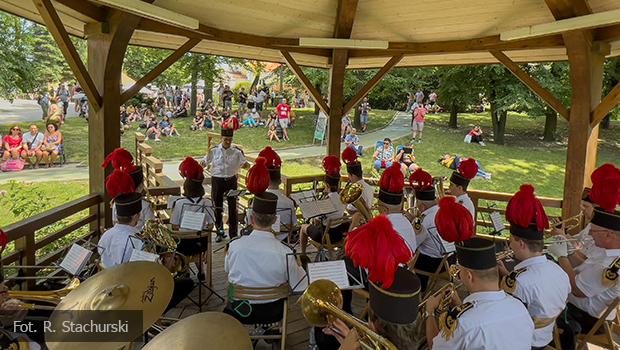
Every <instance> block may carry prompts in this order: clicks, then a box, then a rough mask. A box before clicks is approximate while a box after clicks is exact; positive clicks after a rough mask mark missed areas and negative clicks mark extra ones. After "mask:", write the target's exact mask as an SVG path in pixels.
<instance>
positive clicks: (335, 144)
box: [0, 0, 620, 216]
mask: <svg viewBox="0 0 620 350" xmlns="http://www.w3.org/2000/svg"><path fill="white" fill-rule="evenodd" d="M0 9H2V10H5V11H8V12H10V13H13V14H15V15H18V16H21V17H24V18H27V19H30V20H33V21H35V22H38V23H42V24H44V25H46V26H47V27H48V29H49V30H50V32H51V33H52V35H53V36H54V39H55V40H56V42H57V43H58V45H59V47H60V49H61V51H62V52H63V55H64V56H65V59H66V60H67V62H68V64H69V65H70V66H71V68H72V70H73V72H74V73H75V75H76V78H77V80H78V81H79V82H80V85H81V86H82V87H83V88H84V89H85V92H86V94H87V95H88V97H89V101H90V102H91V105H92V107H93V108H92V116H91V118H90V122H89V123H90V128H89V129H90V130H89V136H90V149H89V154H90V165H91V167H90V184H91V186H90V189H91V192H100V193H103V192H104V191H103V189H104V176H105V173H104V171H103V170H102V169H99V168H98V167H97V165H98V164H100V163H101V161H102V160H103V158H104V156H105V154H107V153H109V152H110V151H112V150H113V149H114V148H115V147H118V145H119V144H120V131H119V128H118V125H119V115H118V107H119V105H120V104H121V103H122V102H124V101H126V100H127V99H129V98H130V97H131V96H132V95H134V94H135V93H137V92H138V91H139V89H140V88H141V87H143V86H144V85H146V84H147V83H148V82H150V81H151V80H153V79H154V78H155V77H156V76H157V75H159V74H160V73H161V72H162V71H163V70H165V69H166V68H167V67H169V66H170V65H171V64H173V63H174V62H175V61H176V60H178V59H179V58H180V57H181V56H182V55H183V54H185V53H186V52H188V51H193V52H201V53H209V54H217V55H224V56H231V57H242V58H249V59H257V60H266V61H274V62H285V63H287V64H288V65H289V67H290V68H291V69H292V71H293V72H294V73H295V74H296V75H297V76H298V78H299V79H300V81H301V82H302V84H303V85H304V86H305V87H306V88H307V89H308V91H309V92H310V94H311V95H312V97H313V99H314V100H315V101H316V102H317V103H318V104H319V106H320V108H321V109H322V110H323V111H324V112H325V113H326V114H328V115H329V118H330V121H331V123H329V125H330V126H329V132H328V153H329V154H337V153H339V150H340V138H339V136H340V128H339V121H340V118H341V117H342V116H343V115H344V114H346V113H347V112H348V111H350V110H351V109H352V108H353V107H354V106H355V105H357V103H359V101H360V100H361V99H362V98H363V97H364V95H366V94H367V93H368V91H370V90H371V89H372V88H373V87H374V86H375V85H376V84H377V83H378V82H379V81H380V80H381V78H382V77H383V76H384V75H385V74H386V73H387V72H388V71H389V70H390V69H391V68H393V67H401V66H430V65H452V64H479V63H482V64H486V63H497V62H500V63H502V64H503V65H504V66H506V67H507V68H508V69H509V70H510V71H511V72H512V73H513V74H515V75H516V76H517V77H518V78H519V79H520V80H521V81H522V82H523V83H524V84H526V85H527V86H528V87H529V88H530V89H532V91H533V92H534V93H536V94H537V95H538V96H540V97H541V99H542V100H544V101H545V102H546V103H548V104H549V105H550V106H551V107H552V108H553V109H554V110H556V111H557V112H558V113H559V114H560V115H562V116H563V117H564V118H566V119H567V120H568V121H569V144H568V152H567V154H568V155H567V162H566V169H567V171H566V178H565V185H564V204H563V207H564V215H565V216H568V215H573V214H575V213H576V212H578V211H579V200H580V194H581V190H582V187H583V185H584V184H587V183H588V180H589V174H590V172H591V171H592V170H593V169H594V166H595V163H596V146H597V139H598V123H599V122H600V121H601V120H602V118H603V117H604V116H605V115H606V114H607V113H608V112H609V111H610V110H611V109H612V108H613V107H614V106H615V105H616V104H617V103H618V102H619V101H620V86H616V87H615V88H614V89H613V90H612V92H611V93H610V94H608V95H607V96H605V97H604V98H602V96H601V89H602V78H603V63H604V60H605V58H606V57H609V56H615V55H619V54H620V0H519V1H514V0H512V1H507V0H495V1H489V0H469V1H460V0H435V1H422V0H420V1H403V0H392V1H390V0H312V1H310V0H295V1H293V0H290V1H281V0H230V1H189V0H175V1H172V0H155V1H154V0H145V1H140V0H54V1H52V0H32V1H29V0H26V1H23V0H0ZM69 34H73V35H77V36H80V37H83V38H85V39H87V42H88V63H87V65H85V64H84V63H83V62H82V61H81V60H80V58H79V55H78V54H77V52H76V50H75V48H74V47H73V45H72V43H71V41H70V40H69ZM334 39H336V40H334ZM129 44H135V45H143V46H150V47H159V48H168V49H173V50H175V51H174V52H173V53H172V54H171V55H170V56H169V57H168V58H167V59H165V60H164V61H162V62H161V63H160V64H159V65H158V66H157V67H155V68H154V69H153V70H152V71H151V72H150V73H148V74H146V75H145V77H143V78H142V79H140V80H138V82H137V83H136V84H135V85H134V86H133V87H132V88H129V89H128V90H126V91H121V90H120V83H119V82H120V77H121V67H122V62H123V57H124V53H125V50H126V47H127V45H129ZM554 60H568V62H569V64H570V68H571V69H570V73H571V83H572V85H573V96H572V102H571V106H570V108H569V106H564V105H563V104H562V103H561V102H560V101H559V100H558V99H557V98H556V97H554V96H553V95H552V94H551V93H550V92H548V91H547V90H545V89H543V88H542V87H541V86H540V85H539V84H538V83H537V82H536V81H535V80H534V79H533V78H532V77H531V76H530V75H529V74H528V73H527V72H525V71H523V70H522V69H521V68H520V67H519V66H518V63H520V62H536V61H554ZM303 65H305V66H315V67H326V68H329V69H330V73H331V74H330V91H329V99H328V101H329V103H328V102H327V101H325V100H324V99H323V98H322V96H321V94H320V93H319V92H318V90H317V89H316V87H314V86H312V85H311V84H310V82H309V80H308V79H307V78H306V76H305V75H304V73H303V71H302V70H301V68H300V66H303ZM87 67H88V68H87ZM379 67H380V68H381V69H380V70H379V71H378V73H377V74H376V75H375V77H373V78H372V79H371V80H370V81H369V82H368V83H367V84H366V85H365V86H364V87H362V89H361V90H360V91H359V92H358V93H357V94H356V96H354V97H353V98H352V99H351V100H350V101H345V100H344V97H343V84H344V72H345V69H347V68H379Z"/></svg>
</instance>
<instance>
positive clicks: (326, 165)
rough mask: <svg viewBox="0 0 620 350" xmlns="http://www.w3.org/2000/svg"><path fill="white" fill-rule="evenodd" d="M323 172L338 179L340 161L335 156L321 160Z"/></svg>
mask: <svg viewBox="0 0 620 350" xmlns="http://www.w3.org/2000/svg"><path fill="white" fill-rule="evenodd" d="M323 170H325V174H327V175H329V176H331V177H340V159H338V157H336V156H327V157H325V158H323Z"/></svg>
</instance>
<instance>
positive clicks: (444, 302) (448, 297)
mask: <svg viewBox="0 0 620 350" xmlns="http://www.w3.org/2000/svg"><path fill="white" fill-rule="evenodd" d="M448 274H449V275H450V282H448V283H446V284H444V285H443V286H441V288H439V289H438V290H437V291H436V292H435V293H433V294H431V296H430V297H436V296H438V295H441V296H442V297H441V300H440V301H439V306H438V307H437V310H438V312H440V313H441V312H444V311H447V310H448V308H450V304H451V303H452V296H453V295H454V294H456V290H457V289H458V288H460V287H461V286H462V285H463V282H459V283H458V284H457V283H455V282H454V280H456V278H457V277H458V275H459V269H458V267H457V266H456V265H450V269H449V270H448ZM430 297H427V298H426V299H424V300H423V301H422V302H421V303H420V304H419V305H418V309H419V310H420V311H422V310H424V305H426V302H427V301H428V298H430Z"/></svg>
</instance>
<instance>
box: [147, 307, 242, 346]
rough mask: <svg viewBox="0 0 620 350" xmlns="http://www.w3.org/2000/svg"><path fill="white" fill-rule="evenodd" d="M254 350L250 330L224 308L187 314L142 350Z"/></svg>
mask: <svg viewBox="0 0 620 350" xmlns="http://www.w3.org/2000/svg"><path fill="white" fill-rule="evenodd" d="M168 349H185V350H193V349H201V350H202V349H205V350H210V349H213V350H216V349H226V350H251V349H252V341H251V340H250V336H249V334H248V330H247V329H246V328H245V327H244V326H243V325H242V324H241V322H239V321H237V320H236V319H235V318H234V317H232V316H230V315H228V314H225V313H222V312H203V313H199V314H195V315H192V316H190V317H187V318H184V319H182V320H180V321H179V322H177V323H175V324H173V325H172V326H170V327H168V328H166V330H165V331H163V332H161V333H160V334H158V335H157V336H156V337H155V338H153V339H152V340H151V341H149V342H148V343H147V344H146V345H145V346H144V347H143V348H142V350H168Z"/></svg>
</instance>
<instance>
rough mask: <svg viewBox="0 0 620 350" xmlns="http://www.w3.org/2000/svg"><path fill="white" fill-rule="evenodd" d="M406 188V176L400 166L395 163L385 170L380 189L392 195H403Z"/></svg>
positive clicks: (380, 181)
mask: <svg viewBox="0 0 620 350" xmlns="http://www.w3.org/2000/svg"><path fill="white" fill-rule="evenodd" d="M404 186H405V175H403V172H402V171H400V164H399V163H396V162H394V163H393V164H392V166H391V167H389V168H387V169H385V171H383V174H381V179H380V180H379V188H380V189H381V190H383V191H387V192H390V193H402V192H403V187H404Z"/></svg>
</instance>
